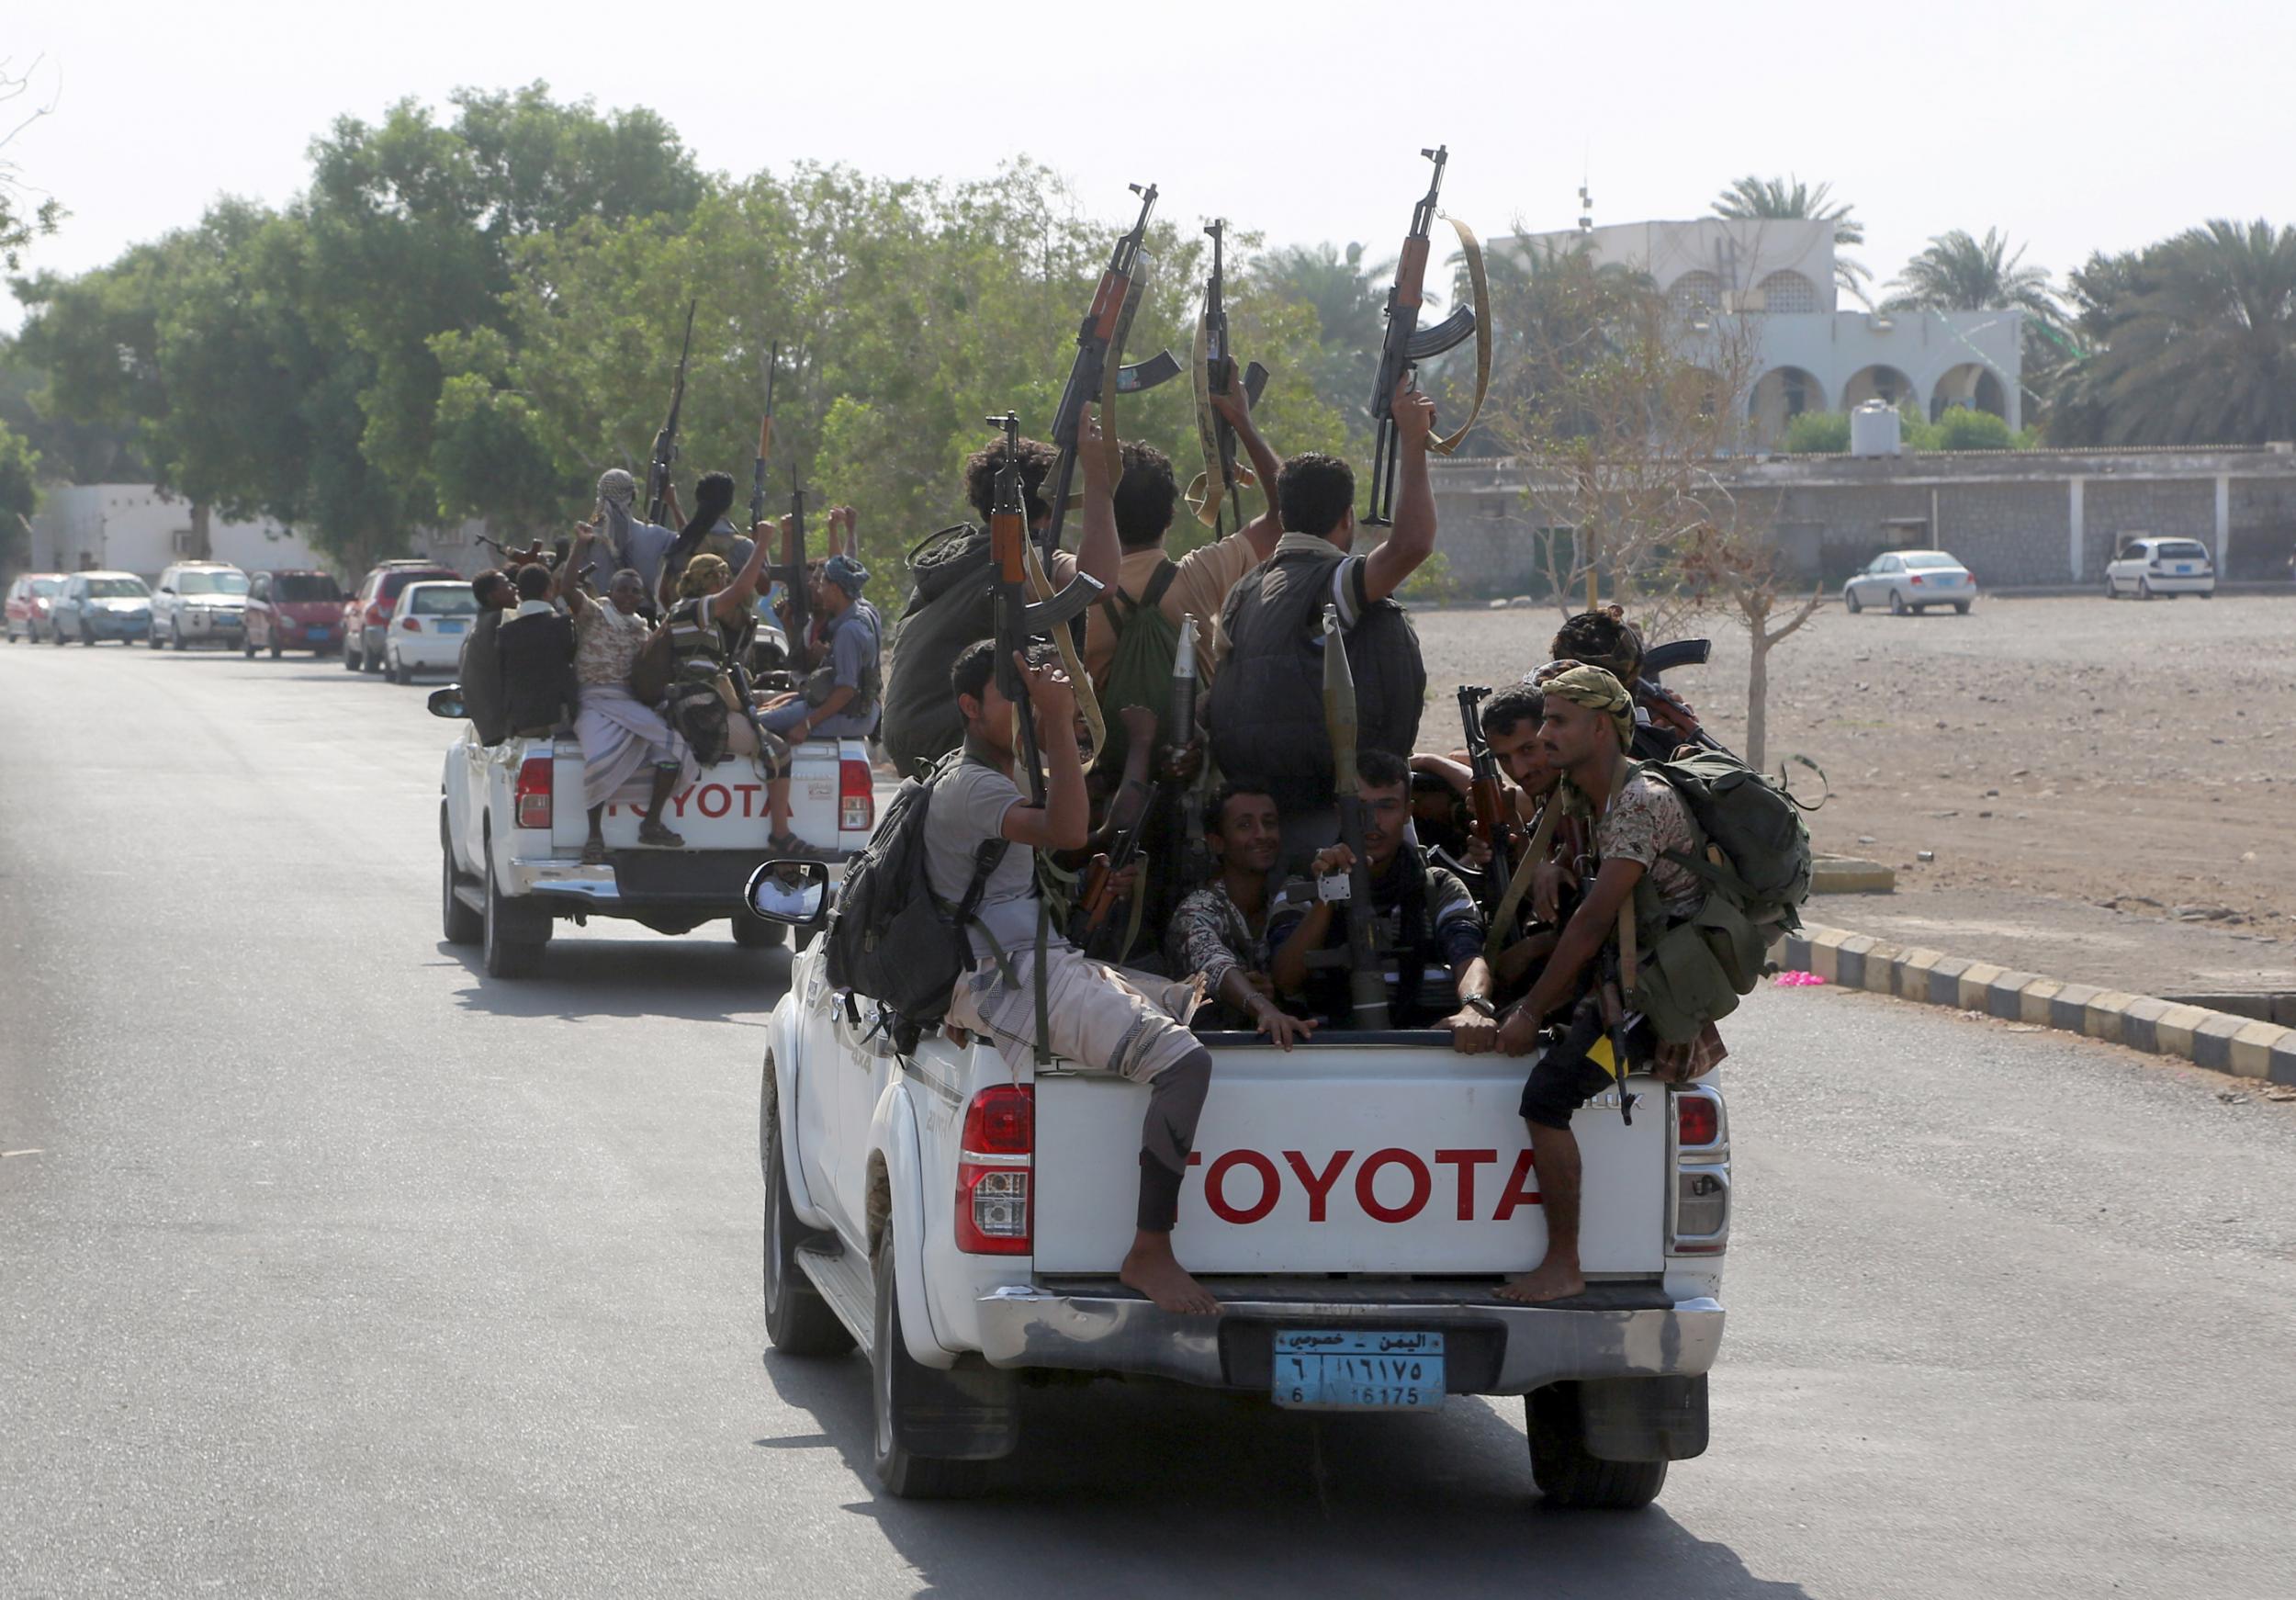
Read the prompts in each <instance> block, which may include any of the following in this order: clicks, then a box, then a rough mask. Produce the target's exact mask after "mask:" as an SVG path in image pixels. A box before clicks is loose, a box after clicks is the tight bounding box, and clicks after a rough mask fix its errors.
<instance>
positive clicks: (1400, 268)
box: [1363, 145, 1491, 528]
mask: <svg viewBox="0 0 2296 1600" xmlns="http://www.w3.org/2000/svg"><path fill="white" fill-rule="evenodd" d="M1419 153H1420V154H1422V155H1424V156H1425V157H1426V158H1427V159H1428V160H1429V161H1431V162H1433V163H1435V175H1434V177H1433V178H1431V179H1430V180H1429V181H1428V184H1427V192H1426V194H1425V195H1424V196H1423V197H1421V198H1420V201H1419V204H1418V205H1416V206H1415V207H1413V208H1412V214H1411V231H1410V232H1409V233H1407V234H1405V235H1404V236H1403V248H1402V252H1401V254H1399V255H1398V256H1397V257H1396V258H1395V282H1394V285H1393V287H1390V288H1389V290H1388V291H1387V337H1386V340H1385V341H1384V343H1382V344H1380V346H1379V376H1378V377H1375V378H1373V379H1372V380H1371V421H1372V423H1373V424H1374V426H1375V428H1376V430H1377V434H1376V438H1375V440H1374V442H1373V445H1372V451H1371V509H1370V511H1369V512H1368V513H1367V514H1366V515H1365V517H1364V519H1363V520H1364V522H1365V523H1366V524H1367V525H1368V526H1371V527H1375V528H1383V527H1386V526H1387V525H1388V524H1389V523H1390V521H1391V520H1392V513H1393V512H1394V509H1395V473H1396V465H1397V460H1398V457H1399V456H1400V455H1401V451H1400V449H1399V447H1398V446H1399V443H1400V442H1399V441H1398V440H1397V438H1396V436H1395V389H1396V386H1397V385H1399V384H1401V382H1402V381H1403V379H1404V378H1405V377H1408V376H1409V375H1410V374H1411V373H1412V372H1413V371H1415V370H1416V369H1417V367H1418V365H1419V363H1421V362H1423V361H1426V360H1430V359H1432V358H1433V357H1435V356H1437V355H1442V354H1443V353H1444V352H1445V351H1446V350H1450V349H1453V348H1456V347H1457V346H1458V345H1459V344H1464V343H1465V342H1466V341H1467V339H1468V337H1469V335H1470V334H1471V335H1473V337H1474V339H1475V355H1476V359H1477V363H1478V366H1477V373H1476V382H1475V406H1474V411H1470V412H1469V415H1468V419H1467V422H1466V423H1464V424H1463V425H1462V426H1461V427H1460V428H1459V429H1458V432H1456V433H1454V434H1449V435H1447V436H1446V437H1444V438H1439V439H1436V440H1434V441H1432V442H1431V443H1430V445H1428V448H1430V449H1431V450H1433V451H1435V454H1437V455H1439V456H1448V455H1449V454H1450V453H1451V452H1452V451H1453V450H1454V449H1456V448H1458V443H1459V441H1460V440H1461V439H1463V438H1465V437H1466V436H1467V430H1468V429H1469V428H1471V427H1473V426H1474V424H1475V416H1476V414H1478V413H1480V411H1481V410H1482V405H1483V394H1484V391H1485V390H1486V389H1488V388H1489V387H1490V382H1491V323H1490V321H1489V320H1488V319H1486V318H1483V317H1480V316H1479V315H1478V308H1480V306H1481V304H1482V303H1483V299H1484V293H1483V258H1482V246H1481V244H1480V242H1477V240H1476V238H1475V235H1474V233H1473V232H1472V231H1470V230H1469V228H1468V227H1467V225H1466V224H1465V223H1463V222H1460V221H1458V220H1456V219H1454V220H1452V223H1451V226H1452V227H1454V228H1456V229H1458V235H1459V242H1460V246H1461V248H1462V249H1463V251H1464V252H1465V254H1466V256H1467V265H1468V272H1469V276H1470V277H1471V278H1472V280H1473V282H1474V288H1475V300H1476V304H1475V305H1473V306H1455V307H1453V308H1452V310H1451V314H1450V315H1449V316H1447V317H1446V318H1444V319H1443V321H1440V322H1437V323H1435V325H1434V326H1433V327H1429V328H1422V327H1421V326H1420V325H1419V308H1420V306H1421V305H1422V304H1423V303H1424V300H1425V299H1426V280H1427V250H1428V233H1429V231H1430V230H1431V229H1433V227H1434V226H1435V206H1436V202H1437V200H1438V198H1439V197H1441V195H1442V193H1443V168H1444V165H1445V163H1447V162H1448V161H1449V160H1450V159H1451V152H1450V147H1449V146H1447V145H1437V146H1436V147H1435V149H1433V150H1423V151H1421V152H1419Z"/></svg>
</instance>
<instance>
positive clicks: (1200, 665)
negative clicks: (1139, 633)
mask: <svg viewBox="0 0 2296 1600" xmlns="http://www.w3.org/2000/svg"><path fill="white" fill-rule="evenodd" d="M1164 558H1165V554H1164V551H1163V549H1162V548H1161V547H1160V546H1152V547H1151V548H1149V549H1145V550H1133V551H1130V552H1128V553H1127V554H1126V555H1125V557H1124V561H1123V564H1122V565H1121V566H1120V567H1119V568H1118V569H1116V586H1117V587H1118V588H1119V589H1120V590H1122V591H1123V592H1125V593H1126V594H1129V595H1131V597H1132V598H1133V599H1134V600H1138V599H1139V598H1140V597H1141V596H1142V594H1144V593H1146V592H1147V590H1148V580H1150V579H1151V578H1154V576H1155V575H1156V564H1157V563H1158V562H1160V561H1162V560H1163V559H1164ZM1259 564H1260V558H1259V552H1258V551H1257V550H1255V549H1254V548H1253V547H1252V541H1251V540H1249V539H1247V538H1245V537H1244V535H1243V534H1241V533H1233V534H1230V535H1228V536H1227V537H1226V538H1224V539H1221V540H1220V541H1219V542H1218V543H1216V544H1210V545H1206V546H1203V548H1201V549H1199V550H1190V551H1189V552H1188V553H1187V555H1185V556H1182V557H1181V558H1179V563H1178V565H1179V570H1178V571H1177V572H1176V573H1174V574H1173V575H1172V584H1171V587H1170V588H1168V589H1166V590H1165V592H1164V604H1163V605H1162V606H1161V607H1159V608H1158V609H1160V610H1161V611H1162V612H1163V613H1164V614H1165V616H1166V617H1167V618H1169V619H1170V620H1171V623H1172V625H1173V626H1175V627H1177V626H1178V625H1179V624H1180V619H1181V618H1182V617H1184V616H1187V615H1190V614H1193V615H1194V616H1195V618H1196V675H1197V680H1198V682H1199V686H1200V687H1203V688H1210V685H1211V679H1212V674H1213V673H1214V672H1216V671H1217V670H1219V668H1220V661H1221V658H1222V657H1223V656H1225V655H1226V654H1227V653H1228V641H1227V638H1226V637H1225V636H1224V635H1222V634H1221V631H1220V608H1221V605H1222V604H1223V603H1225V602H1226V601H1227V598H1228V591H1230V590H1231V589H1233V588H1234V587H1235V586H1236V584H1237V583H1238V582H1240V581H1241V580H1243V578H1244V574H1245V573H1247V572H1249V571H1250V570H1251V569H1253V568H1255V567H1256V566H1258V565H1259ZM1115 659H1116V624H1115V623H1114V622H1112V621H1110V620H1109V607H1108V606H1107V605H1096V606H1094V607H1093V608H1092V610H1091V611H1090V612H1089V613H1088V614H1087V618H1086V623H1085V670H1086V672H1087V673H1088V674H1090V676H1091V678H1092V682H1093V685H1094V687H1096V688H1097V687H1098V686H1099V685H1100V684H1101V683H1102V682H1106V680H1107V678H1108V673H1109V664H1110V663H1111V662H1113V661H1114V660H1115Z"/></svg>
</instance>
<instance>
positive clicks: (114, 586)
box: [87, 578, 151, 600]
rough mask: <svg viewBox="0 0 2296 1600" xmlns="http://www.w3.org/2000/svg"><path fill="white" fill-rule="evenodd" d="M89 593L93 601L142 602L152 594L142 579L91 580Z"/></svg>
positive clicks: (89, 581)
mask: <svg viewBox="0 0 2296 1600" xmlns="http://www.w3.org/2000/svg"><path fill="white" fill-rule="evenodd" d="M87 592H88V598H90V599H91V600H141V599H142V598H143V597H144V596H145V595H147V594H149V593H151V591H150V590H148V589H146V588H145V587H144V586H143V580H142V579H141V578H91V579H89V580H87Z"/></svg>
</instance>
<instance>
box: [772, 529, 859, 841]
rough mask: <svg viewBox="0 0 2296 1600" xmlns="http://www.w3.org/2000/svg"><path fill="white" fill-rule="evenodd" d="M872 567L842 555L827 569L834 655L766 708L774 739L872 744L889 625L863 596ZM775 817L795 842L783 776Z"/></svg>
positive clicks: (825, 602) (823, 598) (823, 613)
mask: <svg viewBox="0 0 2296 1600" xmlns="http://www.w3.org/2000/svg"><path fill="white" fill-rule="evenodd" d="M868 582H869V569H868V568H866V567H864V566H862V565H861V563H860V562H859V561H857V560H855V559H854V558H852V557H850V556H848V555H845V554H843V553H842V552H840V553H838V554H837V555H834V556H831V557H830V558H828V559H827V561H825V562H823V563H822V564H821V581H820V583H819V584H818V585H817V586H816V588H815V590H814V594H813V609H814V612H815V614H816V615H818V616H819V617H821V618H822V619H823V621H822V624H821V637H822V638H823V640H824V641H825V643H826V646H827V651H826V657H825V659H824V660H823V662H822V664H821V665H820V666H819V667H816V668H815V669H814V670H813V671H812V672H811V673H810V674H809V675H808V676H807V677H806V679H805V689H804V691H803V692H802V693H796V694H783V695H781V696H779V697H778V698H776V699H773V700H771V701H769V702H767V703H766V705H765V708H764V710H763V712H762V713H761V714H760V718H759V720H760V722H761V723H762V724H763V725H764V727H765V729H766V731H767V732H769V733H775V734H779V735H781V736H782V738H784V739H786V740H787V741H788V742H789V743H790V744H792V745H799V744H803V743H805V740H807V739H809V738H868V737H869V736H870V735H871V734H872V733H874V732H875V731H876V730H877V703H878V699H879V697H880V695H881V693H883V689H882V682H881V679H880V676H879V665H878V663H879V659H880V652H881V648H882V646H883V641H884V619H883V618H881V617H880V616H878V614H877V608H876V607H875V606H873V605H872V604H870V603H869V602H867V601H866V600H863V599H862V598H861V591H862V589H864V588H865V587H867V585H868ZM766 794H767V800H768V804H769V806H771V811H772V816H773V844H774V846H775V847H776V848H779V847H781V846H782V844H784V843H793V842H794V840H793V839H791V836H790V832H789V779H788V777H787V776H786V775H783V776H782V777H780V778H776V779H775V780H773V782H772V783H771V784H770V785H768V787H767V790H766Z"/></svg>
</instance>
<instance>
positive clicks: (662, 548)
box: [575, 467, 678, 595]
mask: <svg viewBox="0 0 2296 1600" xmlns="http://www.w3.org/2000/svg"><path fill="white" fill-rule="evenodd" d="M636 502H637V480H636V479H634V478H632V477H631V476H630V475H629V474H628V473H626V472H625V471H623V470H622V468H619V467H610V468H607V469H606V470H605V471H604V472H602V473H601V474H599V477H598V511H597V514H596V515H595V516H594V517H593V518H592V520H591V522H589V523H587V524H582V525H583V526H585V527H589V528H593V529H595V530H596V531H597V533H598V535H599V537H600V538H602V540H604V542H605V546H606V547H605V549H604V550H603V551H602V552H600V553H599V554H598V556H597V557H596V558H595V562H594V565H593V568H592V571H593V572H594V571H595V569H596V568H597V567H602V568H604V569H606V571H608V572H618V571H620V570H621V569H623V568H625V567H627V568H630V569H633V570H635V571H636V573H637V575H638V577H639V579H640V580H642V581H643V582H644V583H645V585H646V592H647V594H649V595H650V594H651V593H653V592H654V585H655V584H656V582H658V580H659V579H660V577H661V558H662V557H664V556H665V555H667V554H669V551H670V546H671V545H673V544H675V543H676V542H677V538H678V535H676V534H674V533H672V532H671V531H670V529H668V528H665V527H663V526H662V525H661V524H658V523H649V522H647V520H646V519H645V518H644V517H641V516H639V515H638V514H637V513H636V512H635V511H634V510H633V509H632V508H633V507H634V506H635V505H636ZM575 570H576V571H577V572H581V571H582V570H583V569H581V568H580V567H577V568H576V569H575Z"/></svg>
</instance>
